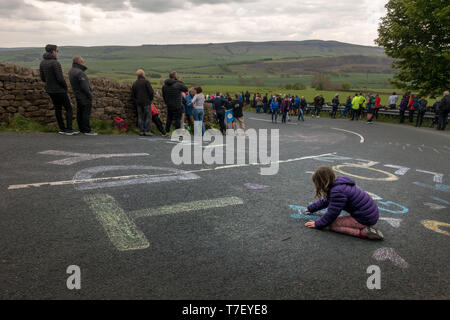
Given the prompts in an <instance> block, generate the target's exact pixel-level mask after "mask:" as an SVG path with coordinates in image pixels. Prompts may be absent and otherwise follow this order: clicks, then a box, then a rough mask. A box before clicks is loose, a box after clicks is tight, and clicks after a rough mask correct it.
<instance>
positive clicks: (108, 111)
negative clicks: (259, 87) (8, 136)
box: [0, 63, 213, 126]
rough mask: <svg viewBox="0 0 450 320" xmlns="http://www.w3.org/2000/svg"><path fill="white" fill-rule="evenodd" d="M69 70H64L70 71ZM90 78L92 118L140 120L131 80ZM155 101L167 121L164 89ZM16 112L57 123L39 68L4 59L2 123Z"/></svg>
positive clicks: (0, 70)
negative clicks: (133, 99)
mask: <svg viewBox="0 0 450 320" xmlns="http://www.w3.org/2000/svg"><path fill="white" fill-rule="evenodd" d="M67 72H68V70H64V73H65V74H66V75H67ZM88 76H89V73H88ZM66 81H67V84H68V86H69V97H70V100H71V103H72V108H73V110H74V118H75V117H76V102H75V98H74V96H73V93H72V90H71V89H70V83H69V79H68V78H67V77H66ZM90 82H91V85H92V87H93V89H94V99H93V103H92V106H93V109H92V116H91V118H95V119H100V120H111V121H112V119H113V118H114V117H115V116H119V117H121V118H123V119H125V121H126V122H127V123H128V124H131V125H135V124H136V122H137V113H136V109H135V108H134V106H133V104H132V102H131V98H130V92H131V83H120V82H118V81H116V80H112V79H106V78H92V79H90ZM153 103H154V105H155V106H156V107H157V108H158V110H159V111H160V117H161V119H162V120H163V122H164V123H165V120H166V113H167V112H166V106H165V104H164V101H163V99H162V96H161V90H159V89H157V90H155V99H154V101H153ZM15 114H20V115H22V116H24V117H25V118H27V119H30V120H33V121H36V122H38V123H41V124H44V125H49V126H50V125H53V126H56V118H55V111H54V108H53V105H52V103H51V100H50V98H49V96H48V95H47V93H46V92H45V89H44V83H43V82H42V81H41V79H40V77H39V70H34V69H30V68H26V67H21V66H18V65H14V64H11V63H0V125H7V124H8V123H9V121H10V119H11V118H12V117H13V116H14V115H15ZM205 122H209V123H212V122H213V113H212V106H211V105H210V104H206V105H205Z"/></svg>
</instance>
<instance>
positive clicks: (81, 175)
mask: <svg viewBox="0 0 450 320" xmlns="http://www.w3.org/2000/svg"><path fill="white" fill-rule="evenodd" d="M129 170H156V171H164V172H169V173H170V174H169V175H164V174H163V175H159V176H158V175H156V176H145V175H142V176H139V175H137V176H136V177H131V178H128V179H120V180H114V181H103V182H92V181H89V180H90V179H92V178H93V177H94V176H95V175H96V174H99V173H105V172H111V171H129ZM196 179H200V177H199V176H198V175H196V174H193V173H188V172H185V171H183V170H178V169H173V168H161V167H153V166H99V167H92V168H87V169H83V170H81V171H78V172H77V173H76V174H75V176H74V178H73V180H75V181H83V180H87V181H89V182H86V183H82V184H76V185H75V188H76V189H77V190H92V189H99V188H112V187H119V186H126V185H136V184H148V183H158V182H167V181H185V180H196Z"/></svg>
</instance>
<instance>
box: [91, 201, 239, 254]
mask: <svg viewBox="0 0 450 320" xmlns="http://www.w3.org/2000/svg"><path fill="white" fill-rule="evenodd" d="M84 201H85V202H86V203H87V204H88V206H89V207H90V209H91V210H92V211H93V212H94V214H95V216H96V218H97V220H98V221H99V222H100V224H101V225H102V226H103V228H104V229H105V232H106V234H107V235H108V238H109V240H110V241H111V243H112V244H113V245H114V246H115V247H116V248H117V250H119V251H130V250H140V249H146V248H148V247H149V246H150V243H149V242H148V239H147V237H146V236H145V235H144V233H143V232H142V231H141V230H140V229H139V228H138V227H137V226H136V224H135V222H134V220H135V219H137V218H144V217H153V216H161V215H168V214H176V213H181V212H192V211H199V210H205V209H212V208H222V207H227V206H233V205H241V204H243V203H244V202H243V201H242V199H240V198H237V197H227V198H218V199H210V200H200V201H193V202H185V203H178V204H175V205H170V206H163V207H158V208H149V209H143V210H136V211H131V212H128V213H126V212H125V211H124V210H123V209H122V208H121V207H120V205H119V204H118V203H117V201H116V200H115V199H114V197H112V196H110V195H107V194H94V195H88V196H85V197H84Z"/></svg>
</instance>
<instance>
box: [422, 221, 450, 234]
mask: <svg viewBox="0 0 450 320" xmlns="http://www.w3.org/2000/svg"><path fill="white" fill-rule="evenodd" d="M422 224H423V226H424V227H425V228H427V229H430V230H433V231H434V232H437V233H441V234H445V235H447V236H450V232H448V231H444V230H441V229H440V228H439V227H450V223H445V222H440V221H433V220H424V221H422Z"/></svg>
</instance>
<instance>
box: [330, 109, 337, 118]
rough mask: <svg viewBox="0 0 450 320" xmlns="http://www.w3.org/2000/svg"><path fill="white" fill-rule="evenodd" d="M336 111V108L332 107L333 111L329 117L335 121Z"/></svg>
mask: <svg viewBox="0 0 450 320" xmlns="http://www.w3.org/2000/svg"><path fill="white" fill-rule="evenodd" d="M337 110H338V107H337V106H336V107H335V106H333V110H332V111H331V117H332V118H334V119H336V114H337Z"/></svg>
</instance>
